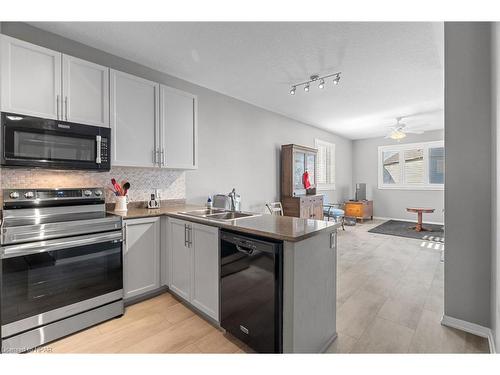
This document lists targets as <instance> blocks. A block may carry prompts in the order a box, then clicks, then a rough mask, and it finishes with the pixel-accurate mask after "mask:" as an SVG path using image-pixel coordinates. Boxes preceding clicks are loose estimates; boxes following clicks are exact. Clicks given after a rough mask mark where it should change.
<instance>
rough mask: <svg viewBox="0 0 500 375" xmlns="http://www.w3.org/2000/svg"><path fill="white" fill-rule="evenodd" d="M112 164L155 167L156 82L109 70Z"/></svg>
mask: <svg viewBox="0 0 500 375" xmlns="http://www.w3.org/2000/svg"><path fill="white" fill-rule="evenodd" d="M110 82H111V84H110V87H111V89H110V99H111V116H110V118H111V124H110V125H111V139H112V145H111V153H112V161H111V163H112V165H120V166H128V167H154V166H159V161H160V152H159V148H158V147H156V141H157V139H158V117H159V110H158V105H159V84H158V83H156V82H151V81H148V80H145V79H142V78H139V77H136V76H133V75H131V74H127V73H123V72H119V71H117V70H113V69H111V70H110Z"/></svg>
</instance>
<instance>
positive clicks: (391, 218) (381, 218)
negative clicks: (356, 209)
mask: <svg viewBox="0 0 500 375" xmlns="http://www.w3.org/2000/svg"><path fill="white" fill-rule="evenodd" d="M373 218H374V219H379V220H398V221H406V222H408V223H415V222H416V221H417V220H416V219H415V220H410V219H400V218H397V217H382V216H374V217H373ZM424 223H425V224H435V225H444V223H438V222H436V221H427V220H424Z"/></svg>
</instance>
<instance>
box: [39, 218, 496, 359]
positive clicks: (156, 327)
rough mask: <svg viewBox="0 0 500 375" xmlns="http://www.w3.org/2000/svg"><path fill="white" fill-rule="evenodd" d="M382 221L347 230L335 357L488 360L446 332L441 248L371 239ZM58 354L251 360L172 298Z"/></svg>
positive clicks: (55, 348) (468, 341)
mask: <svg viewBox="0 0 500 375" xmlns="http://www.w3.org/2000/svg"><path fill="white" fill-rule="evenodd" d="M378 224H380V222H378V221H373V222H365V223H364V224H359V223H358V224H357V225H356V226H355V227H346V231H339V240H338V245H339V253H338V299H337V304H338V305H337V311H338V318H337V330H338V338H337V340H336V341H335V342H334V343H333V344H332V345H331V347H330V348H329V349H328V352H329V353H408V352H410V353H450V352H451V353H484V352H488V343H487V340H486V339H484V338H480V337H477V336H474V335H471V334H468V333H465V332H462V331H459V330H455V329H452V328H447V327H443V326H442V325H441V324H440V319H441V316H442V311H443V293H444V286H443V278H444V273H443V272H444V269H443V263H441V262H440V249H439V245H437V244H433V243H429V242H423V241H420V240H414V239H406V238H401V237H393V236H385V235H380V234H372V233H368V230H369V229H370V228H372V227H373V226H375V225H378ZM44 349H45V351H49V352H53V353H244V352H245V351H248V348H245V347H244V346H243V345H242V344H241V343H239V342H237V341H236V340H235V339H232V338H231V337H229V336H227V335H225V334H223V333H222V332H221V331H220V330H218V329H217V328H215V327H214V326H212V325H211V324H210V323H208V322H206V321H205V320H204V319H203V318H201V317H199V316H198V315H196V314H195V313H193V312H192V311H191V310H190V309H188V308H187V307H185V306H184V305H183V304H182V303H180V302H179V301H178V300H176V299H175V298H174V297H173V296H172V295H170V294H169V293H165V294H163V295H161V296H158V297H155V298H153V299H150V300H148V301H144V302H141V303H138V304H136V305H133V306H130V307H128V308H127V309H126V313H125V315H124V316H123V317H122V318H120V319H114V320H112V321H109V322H105V323H103V324H100V325H98V326H95V327H93V328H90V329H88V330H85V331H83V332H80V333H77V334H75V335H72V336H69V337H67V338H64V339H62V340H59V341H56V342H54V343H51V344H48V345H47V346H46V347H45V348H44Z"/></svg>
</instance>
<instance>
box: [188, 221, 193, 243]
mask: <svg viewBox="0 0 500 375" xmlns="http://www.w3.org/2000/svg"><path fill="white" fill-rule="evenodd" d="M188 241H189V242H188V247H191V245H193V228H191V225H188Z"/></svg>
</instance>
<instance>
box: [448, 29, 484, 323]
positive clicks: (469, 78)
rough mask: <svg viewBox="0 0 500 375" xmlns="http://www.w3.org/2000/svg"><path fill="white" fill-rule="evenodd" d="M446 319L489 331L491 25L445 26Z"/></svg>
mask: <svg viewBox="0 0 500 375" xmlns="http://www.w3.org/2000/svg"><path fill="white" fill-rule="evenodd" d="M444 37H445V141H446V150H445V158H446V166H445V173H446V187H445V223H446V248H445V282H444V284H445V301H444V305H445V306H444V310H445V314H446V315H448V316H450V317H454V318H457V319H462V320H465V321H468V322H472V323H476V324H479V325H482V326H485V327H489V326H490V276H491V228H490V218H491V105H490V79H491V76H490V25H489V24H488V23H472V22H469V23H454V22H452V23H445V27H444Z"/></svg>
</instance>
